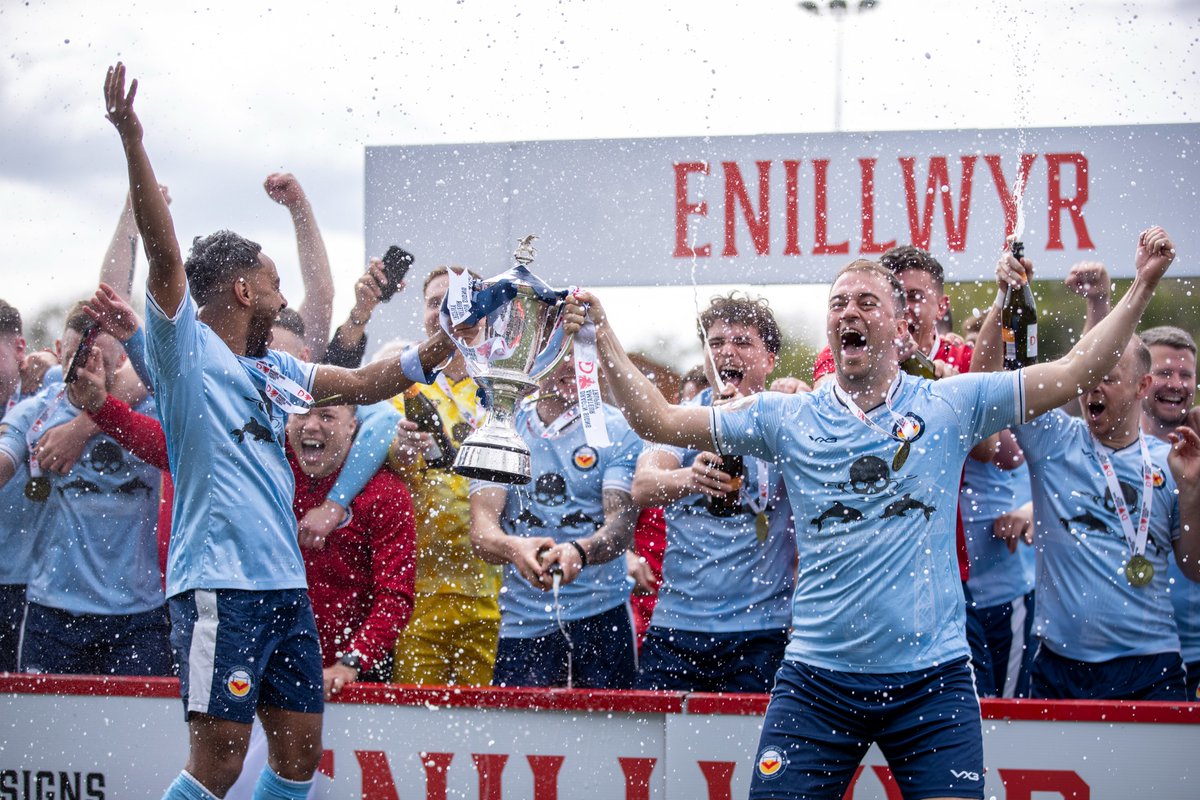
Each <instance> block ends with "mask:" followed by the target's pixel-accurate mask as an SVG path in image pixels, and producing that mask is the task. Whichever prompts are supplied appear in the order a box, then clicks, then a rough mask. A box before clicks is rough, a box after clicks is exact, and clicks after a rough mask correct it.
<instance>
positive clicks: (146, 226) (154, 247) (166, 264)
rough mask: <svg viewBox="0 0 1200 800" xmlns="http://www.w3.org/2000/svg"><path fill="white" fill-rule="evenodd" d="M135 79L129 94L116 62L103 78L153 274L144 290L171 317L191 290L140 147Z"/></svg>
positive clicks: (168, 217) (160, 195)
mask: <svg viewBox="0 0 1200 800" xmlns="http://www.w3.org/2000/svg"><path fill="white" fill-rule="evenodd" d="M137 86H138V83H137V80H136V79H135V80H134V81H133V82H132V83H131V84H130V86H129V92H128V93H126V91H125V65H124V64H122V63H120V62H117V65H116V66H115V67H109V69H108V75H107V76H106V77H105V79H104V104H105V105H104V107H105V109H106V110H107V112H108V113H107V117H108V121H109V122H111V123H112V124H113V126H114V127H115V128H116V129H117V133H119V134H120V135H121V146H122V147H123V148H124V149H125V161H126V163H127V164H128V167H129V198H130V202H131V204H132V206H133V215H134V218H135V219H136V220H137V227H138V231H140V232H141V234H142V242H143V246H144V247H145V249H146V258H147V260H149V262H150V275H149V277H148V278H147V279H146V289H147V291H149V293H150V296H151V297H152V298H154V302H156V303H158V305H159V307H160V308H162V309H163V310H164V311H166V312H167V313H168V314H171V315H174V313H175V312H176V311H177V310H178V309H179V304H180V303H182V302H183V294H184V292H186V291H187V276H186V275H185V274H184V271H183V257H182V256H181V255H180V251H179V242H178V241H177V240H176V238H175V225H174V223H173V222H172V221H171V212H170V210H169V209H168V208H167V201H166V199H165V198H164V197H163V193H162V192H161V191H159V188H158V179H157V178H156V177H155V175H154V168H153V167H152V166H151V165H150V157H149V156H148V155H146V148H145V146H143V144H142V123H141V121H140V120H139V119H138V116H137V114H136V113H134V110H133V98H134V97H135V96H136V95H137Z"/></svg>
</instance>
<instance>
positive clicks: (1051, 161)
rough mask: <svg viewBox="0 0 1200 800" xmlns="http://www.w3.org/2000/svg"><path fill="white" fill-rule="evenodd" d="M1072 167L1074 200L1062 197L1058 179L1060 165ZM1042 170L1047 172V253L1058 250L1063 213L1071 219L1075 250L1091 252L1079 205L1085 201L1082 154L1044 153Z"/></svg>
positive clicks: (1061, 246) (1085, 190)
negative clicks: (1048, 215) (1048, 227)
mask: <svg viewBox="0 0 1200 800" xmlns="http://www.w3.org/2000/svg"><path fill="white" fill-rule="evenodd" d="M1067 163H1070V164H1074V165H1075V196H1074V197H1070V198H1067V197H1063V196H1062V176H1061V175H1060V174H1059V173H1060V171H1061V169H1062V165H1063V164H1067ZM1046 166H1047V169H1048V170H1049V190H1048V192H1047V193H1048V194H1049V203H1048V204H1047V205H1048V206H1049V211H1050V239H1049V241H1047V242H1046V249H1047V250H1062V249H1063V243H1062V212H1063V210H1064V209H1066V211H1067V212H1069V213H1070V215H1071V224H1072V225H1074V226H1075V238H1076V240H1077V241H1078V242H1079V244H1078V246H1077V248H1076V249H1078V250H1095V249H1096V245H1094V244H1092V237H1090V236H1088V231H1087V225H1086V224H1084V221H1083V204H1084V203H1086V202H1087V201H1088V184H1087V175H1088V160H1087V157H1086V156H1084V154H1083V153H1046Z"/></svg>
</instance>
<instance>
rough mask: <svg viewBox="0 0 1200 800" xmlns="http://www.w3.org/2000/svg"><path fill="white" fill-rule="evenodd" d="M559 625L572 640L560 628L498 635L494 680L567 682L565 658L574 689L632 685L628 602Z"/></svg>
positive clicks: (514, 683) (511, 683) (529, 683)
mask: <svg viewBox="0 0 1200 800" xmlns="http://www.w3.org/2000/svg"><path fill="white" fill-rule="evenodd" d="M563 625H564V626H565V627H566V629H567V636H570V637H571V640H570V643H568V642H567V639H566V638H565V637H564V636H563V635H562V633H561V632H560V631H558V630H556V631H554V632H553V633H551V634H549V635H547V636H535V637H530V638H517V637H515V636H514V637H501V638H500V644H499V646H498V647H497V648H496V666H495V669H494V671H493V673H492V683H493V684H494V685H496V686H566V685H567V661H568V658H569V659H570V667H571V684H572V686H574V687H575V688H576V689H631V688H633V674H634V671H635V670H636V664H635V656H634V647H633V625H632V624H631V623H630V621H629V606H628V605H626V604H625V603H622V604H621V605H619V606H617V607H616V608H612V609H609V610H608V611H602V612H601V613H599V614H596V615H595V616H592V617H585V618H583V619H579V620H575V621H573V622H564V623H563Z"/></svg>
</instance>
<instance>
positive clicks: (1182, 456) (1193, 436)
mask: <svg viewBox="0 0 1200 800" xmlns="http://www.w3.org/2000/svg"><path fill="white" fill-rule="evenodd" d="M1167 441H1169V442H1170V443H1171V452H1170V454H1169V455H1167V466H1168V467H1170V469H1171V476H1172V477H1173V478H1175V483H1176V485H1177V486H1178V487H1179V489H1180V491H1195V490H1196V489H1197V488H1200V435H1197V433H1196V431H1194V430H1192V428H1191V427H1189V426H1187V425H1180V426H1179V427H1178V428H1176V429H1175V430H1174V431H1172V432H1171V433H1169V434H1167Z"/></svg>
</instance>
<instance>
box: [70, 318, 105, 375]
mask: <svg viewBox="0 0 1200 800" xmlns="http://www.w3.org/2000/svg"><path fill="white" fill-rule="evenodd" d="M99 335H100V326H99V325H97V324H96V323H95V322H94V321H93V322H89V323H88V325H87V327H85V328H84V329H83V337H82V338H81V339H80V340H79V347H76V348H75V353H74V354H73V355H72V356H71V360H70V361H68V362H67V371H66V372H65V373H63V383H74V382H75V379H76V378H78V377H79V368H80V367H82V366H83V365H84V363H86V362H87V360H88V356H89V355H91V352H92V347H93V346H94V345H95V344H96V337H97V336H99Z"/></svg>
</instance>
